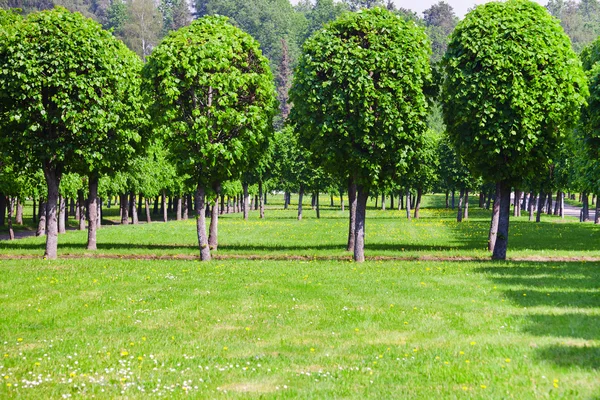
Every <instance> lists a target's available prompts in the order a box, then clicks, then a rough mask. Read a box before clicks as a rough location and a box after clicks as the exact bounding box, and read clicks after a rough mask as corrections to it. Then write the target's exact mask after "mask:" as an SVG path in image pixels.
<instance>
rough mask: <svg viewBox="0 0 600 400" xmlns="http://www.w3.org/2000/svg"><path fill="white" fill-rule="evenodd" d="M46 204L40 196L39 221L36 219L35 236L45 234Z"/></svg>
mask: <svg viewBox="0 0 600 400" xmlns="http://www.w3.org/2000/svg"><path fill="white" fill-rule="evenodd" d="M47 208H48V207H47V205H46V202H45V201H44V199H42V198H40V210H39V213H38V214H39V217H40V218H39V221H38V228H37V231H36V232H35V236H43V235H45V234H46V212H47V211H46V210H47Z"/></svg>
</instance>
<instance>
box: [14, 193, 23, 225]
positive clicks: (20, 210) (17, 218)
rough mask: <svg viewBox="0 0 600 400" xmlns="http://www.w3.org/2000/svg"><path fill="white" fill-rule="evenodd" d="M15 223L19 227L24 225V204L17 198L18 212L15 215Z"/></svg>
mask: <svg viewBox="0 0 600 400" xmlns="http://www.w3.org/2000/svg"><path fill="white" fill-rule="evenodd" d="M15 223H16V224H17V225H23V203H21V200H20V199H19V198H17V212H16V213H15Z"/></svg>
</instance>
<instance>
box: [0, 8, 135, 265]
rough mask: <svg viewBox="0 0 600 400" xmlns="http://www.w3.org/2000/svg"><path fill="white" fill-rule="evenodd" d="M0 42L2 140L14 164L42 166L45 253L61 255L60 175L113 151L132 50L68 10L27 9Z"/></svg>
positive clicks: (125, 100) (94, 162)
mask: <svg viewBox="0 0 600 400" xmlns="http://www.w3.org/2000/svg"><path fill="white" fill-rule="evenodd" d="M0 43H1V44H0V66H1V68H0V129H1V131H2V136H1V137H0V141H1V142H2V144H3V145H2V148H4V149H7V150H8V151H9V152H10V154H11V156H12V158H13V160H14V161H15V162H17V163H21V164H25V163H29V162H32V161H33V160H35V162H37V163H38V165H40V166H41V167H42V170H43V171H44V176H45V179H46V183H47V186H48V206H47V225H48V229H47V240H46V256H47V257H48V258H56V256H57V219H56V218H57V217H56V205H57V197H58V194H59V185H60V181H61V177H62V174H63V173H65V172H67V171H68V169H69V168H73V167H81V166H82V165H87V166H94V165H97V163H101V161H99V160H102V159H103V158H104V157H107V154H108V153H110V152H111V151H112V150H111V149H107V148H106V143H109V142H110V141H111V138H114V136H115V135H117V136H118V135H120V132H121V129H122V128H123V125H122V123H123V121H127V118H124V114H123V112H124V111H125V110H127V109H129V107H130V104H129V100H130V98H129V97H128V95H127V93H128V87H129V86H128V85H129V84H132V85H134V84H135V80H133V79H132V72H130V70H129V68H130V67H131V66H132V61H131V57H130V53H129V51H128V50H127V49H126V48H125V47H124V46H123V44H122V43H121V42H119V41H118V40H116V39H115V38H114V37H113V36H112V35H111V34H110V33H108V32H106V31H103V30H102V28H101V26H100V25H99V24H98V23H96V22H94V21H92V20H90V19H87V18H84V17H83V16H82V15H81V14H78V13H71V12H69V11H67V10H66V9H64V8H56V9H54V10H51V11H44V12H40V13H34V14H30V15H29V16H28V17H27V19H25V20H24V21H23V22H21V23H18V24H16V26H14V29H11V30H2V31H0ZM133 73H134V72H133ZM129 80H131V82H128V81H129ZM9 143H10V145H8V144H9ZM99 144H103V145H104V146H103V147H98V146H99ZM111 145H112V144H111ZM109 147H110V146H109ZM107 158H108V157H107Z"/></svg>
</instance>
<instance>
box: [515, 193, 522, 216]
mask: <svg viewBox="0 0 600 400" xmlns="http://www.w3.org/2000/svg"><path fill="white" fill-rule="evenodd" d="M520 200H521V191H520V190H517V189H515V198H514V200H513V204H514V205H513V217H518V216H519V210H520V207H519V204H520V202H521V201H520Z"/></svg>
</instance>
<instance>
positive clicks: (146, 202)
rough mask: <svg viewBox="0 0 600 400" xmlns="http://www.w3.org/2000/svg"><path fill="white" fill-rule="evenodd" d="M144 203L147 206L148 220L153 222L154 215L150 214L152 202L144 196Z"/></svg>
mask: <svg viewBox="0 0 600 400" xmlns="http://www.w3.org/2000/svg"><path fill="white" fill-rule="evenodd" d="M144 205H145V206H146V207H145V208H146V222H147V223H151V222H152V216H151V215H150V202H149V201H148V198H147V197H144Z"/></svg>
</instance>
